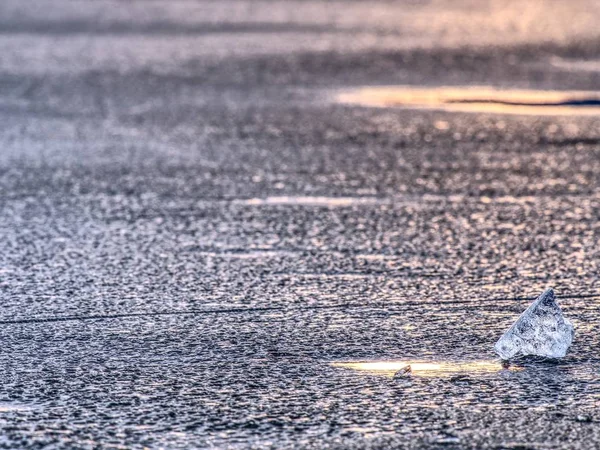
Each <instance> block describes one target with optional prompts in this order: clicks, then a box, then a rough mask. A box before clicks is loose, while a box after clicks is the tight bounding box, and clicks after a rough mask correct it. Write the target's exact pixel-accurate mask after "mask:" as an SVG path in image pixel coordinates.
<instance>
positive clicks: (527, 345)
mask: <svg viewBox="0 0 600 450" xmlns="http://www.w3.org/2000/svg"><path fill="white" fill-rule="evenodd" d="M573 334H574V329H573V325H572V324H571V322H569V320H568V319H566V318H565V317H564V316H563V314H562V311H561V310H560V307H559V306H558V304H557V303H556V301H555V299H554V291H553V290H552V289H548V290H547V291H545V292H544V293H543V294H542V295H540V296H539V297H538V298H537V299H536V300H535V301H534V302H533V303H532V304H531V306H529V308H527V309H526V310H525V312H524V313H523V314H521V317H519V318H518V319H517V321H516V322H515V323H514V324H513V325H512V326H511V327H510V328H509V329H508V331H506V333H504V335H503V336H502V337H501V338H500V339H499V340H498V342H496V345H495V346H494V349H495V350H496V353H498V354H499V355H500V357H501V358H502V359H505V360H507V359H511V358H514V357H516V356H525V355H535V356H545V357H548V358H562V357H564V356H565V355H566V353H567V350H568V349H569V347H570V346H571V342H572V341H573Z"/></svg>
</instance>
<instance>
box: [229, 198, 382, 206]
mask: <svg viewBox="0 0 600 450" xmlns="http://www.w3.org/2000/svg"><path fill="white" fill-rule="evenodd" d="M382 202H384V199H381V198H378V197H308V196H299V197H298V196H282V197H266V198H249V199H244V200H235V201H234V203H238V204H243V205H253V206H263V205H307V206H328V207H341V206H354V205H372V204H378V203H382Z"/></svg>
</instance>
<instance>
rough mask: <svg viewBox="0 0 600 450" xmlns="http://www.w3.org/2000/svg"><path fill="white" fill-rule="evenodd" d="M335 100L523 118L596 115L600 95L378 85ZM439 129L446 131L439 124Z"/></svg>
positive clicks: (487, 87)
mask: <svg viewBox="0 0 600 450" xmlns="http://www.w3.org/2000/svg"><path fill="white" fill-rule="evenodd" d="M337 101H338V102H340V103H346V104H359V105H364V106H374V107H407V108H422V109H441V110H445V111H454V112H479V113H482V112H483V113H500V114H525V115H531V114H535V115H596V114H600V92H596V91H535V90H505V89H497V88H493V87H489V86H468V87H436V88H429V89H424V88H413V87H410V86H381V87H368V88H360V89H355V90H351V91H347V92H342V93H340V94H338V95H337ZM436 127H438V128H439V129H446V128H445V127H444V126H442V124H441V123H438V124H437V125H436Z"/></svg>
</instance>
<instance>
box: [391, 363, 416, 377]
mask: <svg viewBox="0 0 600 450" xmlns="http://www.w3.org/2000/svg"><path fill="white" fill-rule="evenodd" d="M411 372H412V367H410V364H409V365H407V366H404V367H403V368H402V369H400V370H398V371H397V372H396V373H395V374H394V378H393V379H394V380H397V379H399V378H406V377H409V376H410V374H411Z"/></svg>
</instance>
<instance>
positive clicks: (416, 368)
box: [331, 360, 522, 378]
mask: <svg viewBox="0 0 600 450" xmlns="http://www.w3.org/2000/svg"><path fill="white" fill-rule="evenodd" d="M331 365H332V366H333V367H340V368H345V369H352V370H356V371H359V372H365V373H368V374H373V375H384V376H388V377H393V376H394V374H395V373H396V372H398V371H399V370H401V369H404V368H406V367H407V366H410V376H416V377H428V378H432V377H437V378H440V377H452V376H455V375H469V374H486V373H495V372H500V371H502V370H511V371H517V370H522V369H521V368H519V367H517V366H510V367H508V368H507V367H504V366H503V365H502V363H501V362H500V361H499V360H495V361H493V360H490V361H464V362H450V361H438V362H432V361H411V360H402V361H339V362H333V363H331Z"/></svg>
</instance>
